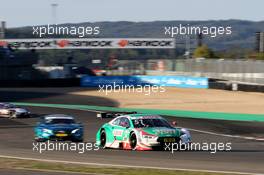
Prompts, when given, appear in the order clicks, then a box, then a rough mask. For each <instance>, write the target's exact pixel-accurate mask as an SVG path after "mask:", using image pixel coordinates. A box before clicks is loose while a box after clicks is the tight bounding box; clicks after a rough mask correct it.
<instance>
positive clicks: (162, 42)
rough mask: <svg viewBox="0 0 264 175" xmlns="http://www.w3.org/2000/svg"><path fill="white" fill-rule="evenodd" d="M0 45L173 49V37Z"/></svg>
mask: <svg viewBox="0 0 264 175" xmlns="http://www.w3.org/2000/svg"><path fill="white" fill-rule="evenodd" d="M0 47H9V48H12V49H22V50H25V49H171V48H175V39H171V38H64V39H63V38H53V39H0Z"/></svg>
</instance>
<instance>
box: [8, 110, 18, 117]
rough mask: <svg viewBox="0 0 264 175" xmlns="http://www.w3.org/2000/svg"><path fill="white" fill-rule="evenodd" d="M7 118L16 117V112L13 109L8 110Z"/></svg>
mask: <svg viewBox="0 0 264 175" xmlns="http://www.w3.org/2000/svg"><path fill="white" fill-rule="evenodd" d="M9 118H11V119H13V118H17V117H16V112H15V111H10V113H9Z"/></svg>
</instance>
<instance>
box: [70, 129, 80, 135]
mask: <svg viewBox="0 0 264 175" xmlns="http://www.w3.org/2000/svg"><path fill="white" fill-rule="evenodd" d="M80 132H81V128H77V129H74V130H72V134H77V133H80Z"/></svg>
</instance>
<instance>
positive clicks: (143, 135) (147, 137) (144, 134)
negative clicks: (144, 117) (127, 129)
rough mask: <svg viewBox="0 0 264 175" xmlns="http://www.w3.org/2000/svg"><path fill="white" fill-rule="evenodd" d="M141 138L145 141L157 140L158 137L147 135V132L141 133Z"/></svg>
mask: <svg viewBox="0 0 264 175" xmlns="http://www.w3.org/2000/svg"><path fill="white" fill-rule="evenodd" d="M141 137H142V138H143V139H155V138H156V137H157V136H155V135H151V134H149V133H146V132H145V131H141Z"/></svg>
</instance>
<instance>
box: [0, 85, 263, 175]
mask: <svg viewBox="0 0 264 175" xmlns="http://www.w3.org/2000/svg"><path fill="white" fill-rule="evenodd" d="M75 90H76V89H72V88H68V89H61V88H58V89H54V88H50V89H47V88H46V89H30V88H27V89H0V98H1V100H2V101H16V102H18V101H23V102H36V103H64V104H87V105H101V106H104V105H106V106H118V104H117V103H116V102H114V101H111V100H109V99H102V98H100V99H98V98H97V97H83V96H76V95H65V93H66V92H69V91H75ZM78 90H79V89H78ZM58 92H59V93H58ZM28 109H29V110H31V111H32V112H33V113H34V114H36V115H35V116H34V117H33V118H28V119H7V118H0V155H6V156H15V157H27V158H36V159H49V160H62V161H73V162H86V163H98V164H114V165H130V166H147V167H159V168H180V169H197V170H212V171H234V172H244V173H258V174H264V168H263V165H264V142H263V141H256V140H249V139H245V138H233V137H227V136H224V135H214V134H209V133H203V132H197V131H192V132H191V134H192V137H193V142H200V143H203V142H206V143H214V142H217V143H219V142H223V143H227V142H231V144H232V150H231V151H227V152H216V153H215V154H212V153H210V151H180V152H174V153H171V152H170V151H146V152H142V151H124V150H114V149H107V150H101V149H100V150H98V151H94V150H92V151H86V152H85V153H83V154H80V153H77V152H74V151H46V152H44V153H41V154H40V153H39V152H37V151H33V138H34V135H33V127H34V125H35V124H36V122H37V121H38V117H39V116H41V115H44V114H53V113H63V114H69V115H73V116H75V117H76V118H77V121H80V122H82V123H83V124H84V127H85V142H91V143H94V142H95V134H96V131H97V130H98V128H99V127H100V126H101V125H102V124H103V123H105V122H107V121H108V119H98V118H96V115H95V113H93V112H89V111H80V110H69V109H56V108H46V107H28ZM167 118H168V120H170V121H172V120H177V122H178V123H179V125H180V126H183V127H186V128H192V129H195V130H202V131H208V132H213V133H219V134H228V135H242V136H257V137H263V135H264V124H263V123H255V122H246V123H245V122H232V121H218V120H199V119H183V118H175V117H167ZM0 173H1V171H0ZM1 174H4V173H1ZM20 174H22V173H20ZM47 174H48V173H47ZM54 174H55V173H54Z"/></svg>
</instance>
